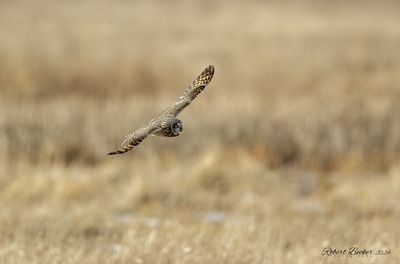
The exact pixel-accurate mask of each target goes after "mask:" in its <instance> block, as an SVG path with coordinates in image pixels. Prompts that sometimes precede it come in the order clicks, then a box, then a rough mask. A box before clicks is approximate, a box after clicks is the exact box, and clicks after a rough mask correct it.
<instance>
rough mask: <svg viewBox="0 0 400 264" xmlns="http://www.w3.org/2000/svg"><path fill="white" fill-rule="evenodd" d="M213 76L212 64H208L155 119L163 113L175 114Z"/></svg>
mask: <svg viewBox="0 0 400 264" xmlns="http://www.w3.org/2000/svg"><path fill="white" fill-rule="evenodd" d="M213 76H214V66H212V65H210V66H208V67H207V68H205V69H204V70H203V71H202V72H201V73H200V75H199V76H198V77H197V78H196V79H195V80H194V81H193V82H192V84H191V85H190V86H189V87H188V88H187V89H186V90H185V92H184V93H183V95H182V96H180V97H179V98H178V99H177V100H176V101H175V102H173V103H172V104H170V105H169V106H168V107H167V108H166V109H164V110H163V111H162V112H161V113H160V114H159V115H158V116H157V117H156V118H155V119H157V118H159V117H160V116H163V115H172V116H177V115H178V114H179V113H180V112H181V111H182V110H183V109H184V108H185V107H187V106H188V105H189V104H190V103H191V102H192V101H193V100H194V99H195V98H196V97H197V95H199V94H200V93H201V92H202V91H203V90H204V88H206V86H207V84H209V83H210V82H211V79H212V77H213Z"/></svg>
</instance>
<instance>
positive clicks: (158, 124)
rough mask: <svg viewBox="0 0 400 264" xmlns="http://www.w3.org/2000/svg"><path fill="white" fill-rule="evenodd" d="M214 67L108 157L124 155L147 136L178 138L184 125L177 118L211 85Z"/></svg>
mask: <svg viewBox="0 0 400 264" xmlns="http://www.w3.org/2000/svg"><path fill="white" fill-rule="evenodd" d="M213 75H214V66H212V65H210V66H208V67H207V68H206V69H204V71H203V72H202V73H200V75H199V76H198V77H197V78H196V79H195V80H194V81H193V82H192V84H191V85H190V86H189V87H188V88H187V89H186V91H185V92H184V93H183V95H182V96H181V97H179V98H178V100H176V101H175V102H173V103H172V104H171V105H169V106H168V107H167V108H166V109H164V111H162V112H161V113H160V114H159V115H157V116H156V117H155V118H153V119H152V120H151V121H150V122H149V123H148V124H147V125H146V126H144V127H142V128H139V129H138V130H136V131H135V132H133V133H131V134H129V135H127V136H126V137H125V139H124V141H123V142H122V144H121V147H120V148H119V149H118V150H116V151H113V152H110V153H108V155H115V154H123V153H125V152H128V151H129V150H131V149H133V148H134V147H135V146H137V145H139V144H140V142H142V141H143V140H144V139H145V138H146V137H147V136H149V135H155V136H162V137H176V136H179V134H180V133H182V130H183V123H182V121H181V120H179V119H177V118H176V116H177V115H178V114H179V113H180V112H181V111H182V110H183V109H184V108H185V107H186V106H188V105H189V104H190V103H191V102H192V101H193V100H194V99H195V98H196V97H197V95H199V93H201V91H203V90H204V88H205V87H206V86H207V84H209V83H210V81H211V79H212V77H213Z"/></svg>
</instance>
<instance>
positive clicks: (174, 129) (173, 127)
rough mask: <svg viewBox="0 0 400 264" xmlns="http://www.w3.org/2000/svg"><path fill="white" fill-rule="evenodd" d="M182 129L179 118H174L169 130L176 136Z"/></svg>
mask: <svg viewBox="0 0 400 264" xmlns="http://www.w3.org/2000/svg"><path fill="white" fill-rule="evenodd" d="M182 130H183V123H182V121H181V120H178V119H176V120H175V122H173V123H172V124H171V131H172V134H174V136H178V135H179V134H180V133H182Z"/></svg>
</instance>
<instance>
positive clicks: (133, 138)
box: [107, 125, 160, 155]
mask: <svg viewBox="0 0 400 264" xmlns="http://www.w3.org/2000/svg"><path fill="white" fill-rule="evenodd" d="M159 129H160V128H159V127H157V126H152V125H149V126H146V127H142V128H139V129H138V130H136V131H135V132H133V133H131V134H129V135H127V136H126V137H125V139H124V141H123V142H122V144H121V147H120V148H119V149H118V150H116V151H112V152H110V153H108V154H107V155H115V154H123V153H125V152H128V151H129V150H131V149H133V148H134V147H136V146H137V145H139V144H140V143H141V142H142V141H143V140H144V139H145V138H146V137H147V136H148V135H150V134H152V133H154V132H156V131H157V130H159Z"/></svg>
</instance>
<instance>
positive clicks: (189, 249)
mask: <svg viewBox="0 0 400 264" xmlns="http://www.w3.org/2000/svg"><path fill="white" fill-rule="evenodd" d="M182 251H183V253H185V254H188V253H190V252H192V248H191V247H184V248H183V249H182Z"/></svg>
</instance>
